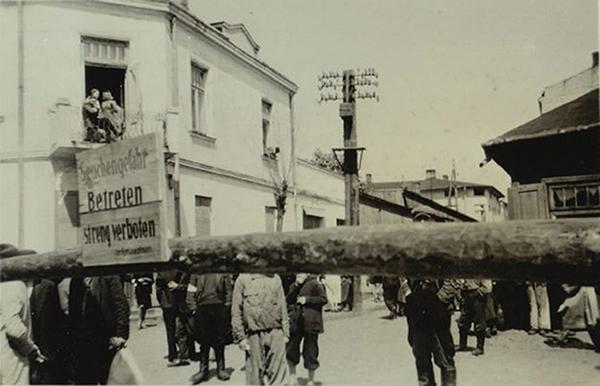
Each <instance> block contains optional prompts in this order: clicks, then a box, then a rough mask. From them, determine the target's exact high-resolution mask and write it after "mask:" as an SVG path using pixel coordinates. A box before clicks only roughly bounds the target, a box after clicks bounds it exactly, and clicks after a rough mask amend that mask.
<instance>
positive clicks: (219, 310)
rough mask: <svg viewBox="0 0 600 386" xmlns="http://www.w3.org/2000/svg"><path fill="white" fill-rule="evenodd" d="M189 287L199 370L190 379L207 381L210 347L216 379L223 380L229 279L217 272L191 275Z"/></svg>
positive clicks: (229, 299) (227, 378)
mask: <svg viewBox="0 0 600 386" xmlns="http://www.w3.org/2000/svg"><path fill="white" fill-rule="evenodd" d="M190 287H192V288H194V290H195V292H194V299H195V301H196V313H195V319H194V328H195V336H196V338H197V339H198V342H199V343H200V371H198V372H197V373H196V374H194V375H193V376H192V378H191V379H190V380H191V382H192V384H194V385H196V384H198V383H201V382H204V381H207V380H208V367H209V363H208V359H209V351H210V348H211V347H212V349H213V350H214V351H215V357H216V359H217V378H218V379H219V380H221V381H227V380H229V374H228V373H227V372H226V371H225V343H226V342H225V340H226V338H227V333H228V331H229V328H230V327H229V325H230V320H229V312H228V309H229V308H230V307H231V290H232V289H231V287H232V282H231V276H230V275H225V274H220V273H216V274H207V275H192V277H191V279H190Z"/></svg>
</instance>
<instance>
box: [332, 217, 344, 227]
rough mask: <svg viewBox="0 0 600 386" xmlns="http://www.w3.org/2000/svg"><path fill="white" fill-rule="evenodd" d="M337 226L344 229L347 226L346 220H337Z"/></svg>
mask: <svg viewBox="0 0 600 386" xmlns="http://www.w3.org/2000/svg"><path fill="white" fill-rule="evenodd" d="M335 225H336V226H338V227H343V226H344V225H346V220H344V219H343V218H337V219H335Z"/></svg>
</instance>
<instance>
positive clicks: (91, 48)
mask: <svg viewBox="0 0 600 386" xmlns="http://www.w3.org/2000/svg"><path fill="white" fill-rule="evenodd" d="M128 47H129V43H128V42H125V41H118V40H112V39H102V38H92V37H87V36H83V37H82V38H81V50H82V56H83V58H84V60H85V73H84V76H85V91H84V92H85V95H86V97H89V96H91V95H92V90H94V89H96V90H98V95H94V97H95V98H97V100H96V101H94V99H95V98H90V99H89V100H88V99H87V98H86V101H85V103H84V106H83V107H84V126H85V140H86V141H91V142H97V141H100V142H105V141H106V142H112V141H113V140H115V139H116V138H117V137H119V136H120V134H122V133H123V130H125V111H124V109H125V107H126V106H125V104H126V103H125V97H126V95H125V92H126V91H127V92H130V91H131V90H130V89H129V90H126V83H127V50H128ZM128 87H131V85H129V86H128ZM109 93H110V96H109V95H108V94H109ZM111 97H112V100H113V101H114V103H115V104H116V105H117V106H118V108H117V107H114V105H113V104H111V105H108V106H112V107H111V109H110V110H107V111H111V117H110V119H106V115H104V114H103V115H104V120H101V119H100V116H99V112H100V111H101V108H100V103H103V102H104V101H108V100H111ZM111 103H112V102H111ZM107 121H110V124H108V123H107ZM99 129H102V130H99ZM101 133H104V134H105V135H104V136H103V135H101ZM107 133H111V134H112V135H111V136H106V134H107Z"/></svg>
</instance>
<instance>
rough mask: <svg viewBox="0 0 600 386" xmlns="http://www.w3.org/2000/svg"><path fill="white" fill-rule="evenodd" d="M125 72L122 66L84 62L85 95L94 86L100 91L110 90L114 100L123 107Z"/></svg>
mask: <svg viewBox="0 0 600 386" xmlns="http://www.w3.org/2000/svg"><path fill="white" fill-rule="evenodd" d="M125 72H126V70H125V69H124V68H111V67H103V66H97V65H93V64H86V66H85V89H86V93H87V95H89V93H90V91H91V90H92V89H93V88H95V89H98V90H99V91H100V94H101V95H102V93H103V92H104V91H110V93H111V94H112V97H113V98H114V99H115V102H117V104H118V105H119V106H121V107H122V108H125Z"/></svg>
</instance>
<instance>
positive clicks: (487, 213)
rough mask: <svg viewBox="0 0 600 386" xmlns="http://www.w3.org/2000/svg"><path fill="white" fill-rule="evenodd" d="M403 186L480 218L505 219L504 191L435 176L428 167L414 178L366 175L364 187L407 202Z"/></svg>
mask: <svg viewBox="0 0 600 386" xmlns="http://www.w3.org/2000/svg"><path fill="white" fill-rule="evenodd" d="M405 190H407V191H410V192H412V193H417V194H418V195H420V196H422V197H424V198H426V199H429V200H431V201H433V202H435V203H438V204H440V205H442V206H445V207H448V208H451V209H453V210H455V211H457V212H460V213H462V214H464V215H466V216H468V217H470V218H472V219H475V220H477V221H480V222H498V221H504V220H505V219H506V214H507V210H506V207H507V205H506V202H505V201H504V195H503V194H502V193H501V192H500V191H499V190H498V189H496V188H495V187H493V186H491V185H484V184H477V183H472V182H463V181H456V180H454V179H450V178H449V177H448V176H447V175H443V176H442V178H438V177H437V175H436V171H435V170H434V169H428V170H427V171H426V173H425V178H424V179H422V180H415V181H393V182H373V180H372V177H371V175H369V174H368V175H367V179H366V184H365V191H366V192H368V193H369V194H372V195H374V196H377V197H381V198H383V199H385V200H388V201H391V202H394V203H397V204H400V205H404V206H410V207H412V205H408V203H407V198H406V197H405V194H404V192H405Z"/></svg>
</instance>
